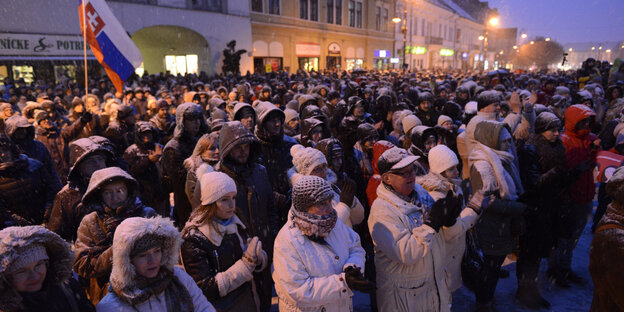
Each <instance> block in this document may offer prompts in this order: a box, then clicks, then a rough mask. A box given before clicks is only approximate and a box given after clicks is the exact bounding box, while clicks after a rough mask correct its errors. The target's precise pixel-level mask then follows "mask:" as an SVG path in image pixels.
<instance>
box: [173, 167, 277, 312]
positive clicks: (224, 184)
mask: <svg viewBox="0 0 624 312" xmlns="http://www.w3.org/2000/svg"><path fill="white" fill-rule="evenodd" d="M199 182H200V185H201V205H200V206H199V207H197V208H195V209H194V210H193V212H192V213H191V216H190V218H189V221H188V222H187V223H186V226H185V227H184V229H183V230H182V237H183V239H184V243H183V244H182V251H181V255H182V262H183V264H184V268H185V269H186V271H187V272H188V273H189V274H190V275H191V276H192V277H193V279H194V280H195V281H196V282H197V285H198V286H199V288H200V289H201V290H202V292H203V293H204V295H205V296H206V297H207V298H208V300H210V302H212V303H213V304H214V305H215V307H216V308H217V311H244V310H249V311H260V302H259V298H258V296H257V293H256V289H255V286H256V284H255V283H254V272H260V271H262V270H264V268H265V267H266V266H267V264H268V258H267V254H266V252H264V250H262V242H261V241H260V240H258V237H253V238H251V239H250V238H248V235H247V232H246V231H245V225H243V222H241V220H240V219H239V218H238V217H237V216H236V214H234V212H235V210H236V184H235V183H234V180H232V178H230V177H229V176H228V175H227V174H225V173H222V172H210V173H206V174H204V175H203V176H201V177H200V178H199Z"/></svg>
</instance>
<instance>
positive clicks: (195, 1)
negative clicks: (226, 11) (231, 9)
mask: <svg viewBox="0 0 624 312" xmlns="http://www.w3.org/2000/svg"><path fill="white" fill-rule="evenodd" d="M221 2H222V1H221V0H191V8H192V9H196V10H205V11H213V12H222V11H223V8H224V6H223V5H222V3H221Z"/></svg>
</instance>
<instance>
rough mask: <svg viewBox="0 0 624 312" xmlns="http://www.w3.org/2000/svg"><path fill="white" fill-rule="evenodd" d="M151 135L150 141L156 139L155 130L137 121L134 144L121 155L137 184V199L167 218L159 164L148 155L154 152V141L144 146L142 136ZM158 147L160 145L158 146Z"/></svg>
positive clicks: (168, 209)
mask: <svg viewBox="0 0 624 312" xmlns="http://www.w3.org/2000/svg"><path fill="white" fill-rule="evenodd" d="M149 132H151V133H152V140H155V139H156V136H157V130H156V129H154V127H152V126H151V125H150V124H149V123H148V122H146V121H139V122H137V123H136V124H135V130H134V142H135V143H134V144H132V145H130V146H129V147H128V148H127V149H126V151H125V152H124V154H123V159H124V160H125V161H126V163H127V164H128V172H130V174H131V175H132V176H133V177H134V178H135V179H137V182H139V194H140V195H139V197H140V198H141V201H142V202H143V203H145V204H146V205H148V206H150V207H152V208H154V210H156V212H157V213H158V214H159V215H161V216H169V212H170V210H171V207H170V205H169V195H168V193H167V189H166V188H165V185H164V184H163V182H162V178H161V177H160V172H161V171H162V169H160V163H159V162H156V163H154V162H152V161H151V160H150V159H149V153H150V152H151V151H154V148H155V146H156V144H158V143H155V142H154V141H152V142H149V143H147V145H146V144H145V142H143V136H144V135H145V134H147V133H149ZM158 145H160V144H158ZM160 147H161V148H162V146H160Z"/></svg>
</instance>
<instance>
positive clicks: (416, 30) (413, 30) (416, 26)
mask: <svg viewBox="0 0 624 312" xmlns="http://www.w3.org/2000/svg"><path fill="white" fill-rule="evenodd" d="M412 32H413V33H414V36H418V17H416V16H414V27H413V28H412Z"/></svg>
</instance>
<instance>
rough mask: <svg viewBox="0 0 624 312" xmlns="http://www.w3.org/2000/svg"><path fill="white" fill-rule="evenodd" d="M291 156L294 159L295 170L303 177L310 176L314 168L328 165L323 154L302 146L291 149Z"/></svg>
mask: <svg viewBox="0 0 624 312" xmlns="http://www.w3.org/2000/svg"><path fill="white" fill-rule="evenodd" d="M290 155H292V157H293V160H292V162H293V165H294V166H295V169H297V172H298V173H300V174H303V175H310V173H311V172H312V171H313V170H314V168H316V167H318V166H319V165H322V164H327V159H325V155H323V152H321V151H319V150H317V149H315V148H312V147H303V145H301V144H296V145H293V147H291V148H290Z"/></svg>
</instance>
